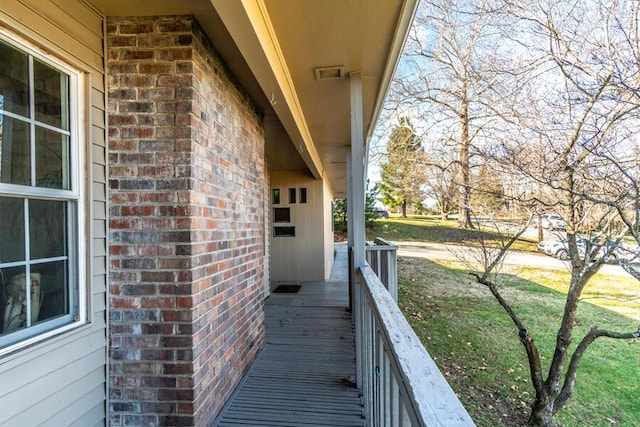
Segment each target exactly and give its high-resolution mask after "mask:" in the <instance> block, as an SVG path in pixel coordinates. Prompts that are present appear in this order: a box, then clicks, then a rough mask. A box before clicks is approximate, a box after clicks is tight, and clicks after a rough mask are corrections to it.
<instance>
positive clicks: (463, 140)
mask: <svg viewBox="0 0 640 427" xmlns="http://www.w3.org/2000/svg"><path fill="white" fill-rule="evenodd" d="M462 95H463V96H462V105H461V106H460V109H461V112H462V113H461V114H460V144H459V149H458V154H459V156H460V174H461V175H462V182H461V187H460V199H459V201H458V225H459V226H460V227H462V228H467V229H471V228H474V227H473V221H472V220H471V165H470V161H469V146H470V145H471V141H470V140H469V114H468V112H469V111H468V110H469V102H468V100H467V93H466V85H465V86H464V88H463V93H462Z"/></svg>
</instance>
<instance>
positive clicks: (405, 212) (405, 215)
mask: <svg viewBox="0 0 640 427" xmlns="http://www.w3.org/2000/svg"><path fill="white" fill-rule="evenodd" d="M406 217H407V201H406V200H403V201H402V218H406Z"/></svg>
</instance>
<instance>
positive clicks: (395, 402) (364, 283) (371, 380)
mask: <svg viewBox="0 0 640 427" xmlns="http://www.w3.org/2000/svg"><path fill="white" fill-rule="evenodd" d="M356 276H357V277H356V286H355V301H354V309H355V310H354V311H355V313H354V314H355V323H356V352H357V359H356V360H357V369H358V385H359V386H360V387H361V390H362V392H363V396H364V405H365V414H366V418H367V423H368V425H370V426H444V425H447V426H473V425H474V423H473V421H472V420H471V418H470V417H469V414H468V413H467V411H466V410H465V409H464V407H463V406H462V404H461V403H460V401H459V400H458V398H457V396H456V395H455V393H454V392H453V390H452V389H451V387H450V386H449V384H448V383H447V381H446V380H445V378H444V376H443V375H442V373H441V372H440V371H439V370H438V367H437V366H436V364H435V363H434V361H433V359H431V357H430V356H429V354H428V353H427V351H426V350H425V348H424V346H423V345H422V343H421V342H420V340H419V339H418V337H417V336H416V334H415V333H414V331H413V329H412V328H411V326H409V323H408V322H407V320H406V319H405V317H404V316H403V314H402V312H401V311H400V309H399V308H398V305H397V304H396V302H395V301H394V299H393V298H392V296H391V294H390V293H389V292H388V291H387V290H386V289H385V287H384V285H383V283H382V282H381V281H380V279H379V278H378V276H377V275H376V273H375V272H374V271H373V269H372V268H371V266H369V265H368V264H367V265H365V267H363V268H361V269H359V271H358V272H357V274H356Z"/></svg>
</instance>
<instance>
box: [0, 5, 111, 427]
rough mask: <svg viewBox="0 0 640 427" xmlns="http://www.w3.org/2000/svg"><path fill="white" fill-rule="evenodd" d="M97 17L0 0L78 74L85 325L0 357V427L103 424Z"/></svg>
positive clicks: (77, 8) (15, 25) (12, 26)
mask: <svg viewBox="0 0 640 427" xmlns="http://www.w3.org/2000/svg"><path fill="white" fill-rule="evenodd" d="M103 21H104V19H103V17H102V16H101V15H100V14H99V13H97V12H96V11H95V10H93V9H92V8H91V7H90V6H88V3H86V2H85V1H82V0H20V1H18V0H4V1H3V2H2V7H1V8H0V25H1V27H2V28H3V29H4V30H5V31H7V32H10V33H11V34H13V35H15V36H16V37H18V38H20V39H23V40H25V41H26V42H28V43H29V45H30V46H33V47H34V48H36V49H40V50H41V51H42V52H44V53H45V54H46V55H50V56H51V57H53V58H57V59H59V60H60V61H62V62H65V63H68V64H69V65H70V66H72V67H73V68H75V69H78V70H79V71H80V72H81V73H82V74H83V78H84V88H83V89H84V92H85V99H84V100H83V101H84V111H85V117H84V121H83V123H81V124H80V129H81V132H83V133H84V143H83V145H82V146H81V147H79V149H80V150H81V153H76V154H81V155H82V157H83V158H84V164H81V165H80V166H81V168H80V175H79V179H80V180H81V182H82V184H83V188H84V193H83V194H84V195H85V203H83V206H82V209H81V211H82V212H84V218H82V220H83V224H84V226H83V227H82V229H81V230H80V231H79V236H78V237H79V240H82V242H83V244H84V252H85V260H84V265H83V266H80V271H84V274H83V276H82V277H80V278H79V288H80V289H81V290H83V291H84V292H85V294H84V295H81V298H83V299H84V300H85V304H84V307H85V312H84V313H82V317H83V318H84V319H85V320H86V323H83V324H81V326H79V327H78V326H77V324H76V325H74V324H72V325H70V328H69V330H66V331H63V332H62V333H59V334H56V335H55V336H51V337H48V338H47V339H46V340H42V341H39V342H37V343H35V344H34V345H32V346H30V347H28V348H23V349H18V350H16V351H14V352H11V353H10V354H5V355H3V356H1V357H0V384H2V387H0V407H1V408H2V416H0V426H14V425H77V426H99V425H103V426H104V425H106V421H105V420H106V412H105V407H106V393H107V382H106V371H107V365H106V346H107V341H106V320H107V313H106V290H107V273H106V271H107V269H106V266H107V241H106V230H107V223H106V218H107V214H106V211H107V203H106V176H107V163H106V161H107V157H106V149H105V146H106V144H105V124H106V118H105V99H106V96H105V89H104V69H103V62H104V55H103V50H104V48H103V46H104V44H103V36H102V34H103Z"/></svg>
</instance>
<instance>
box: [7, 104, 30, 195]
mask: <svg viewBox="0 0 640 427" xmlns="http://www.w3.org/2000/svg"><path fill="white" fill-rule="evenodd" d="M0 119H2V123H1V124H2V126H1V127H0V182H3V183H5V184H20V185H29V182H30V176H31V167H30V165H31V149H30V147H29V124H28V123H26V122H23V121H21V120H16V119H13V118H11V117H8V116H0Z"/></svg>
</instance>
